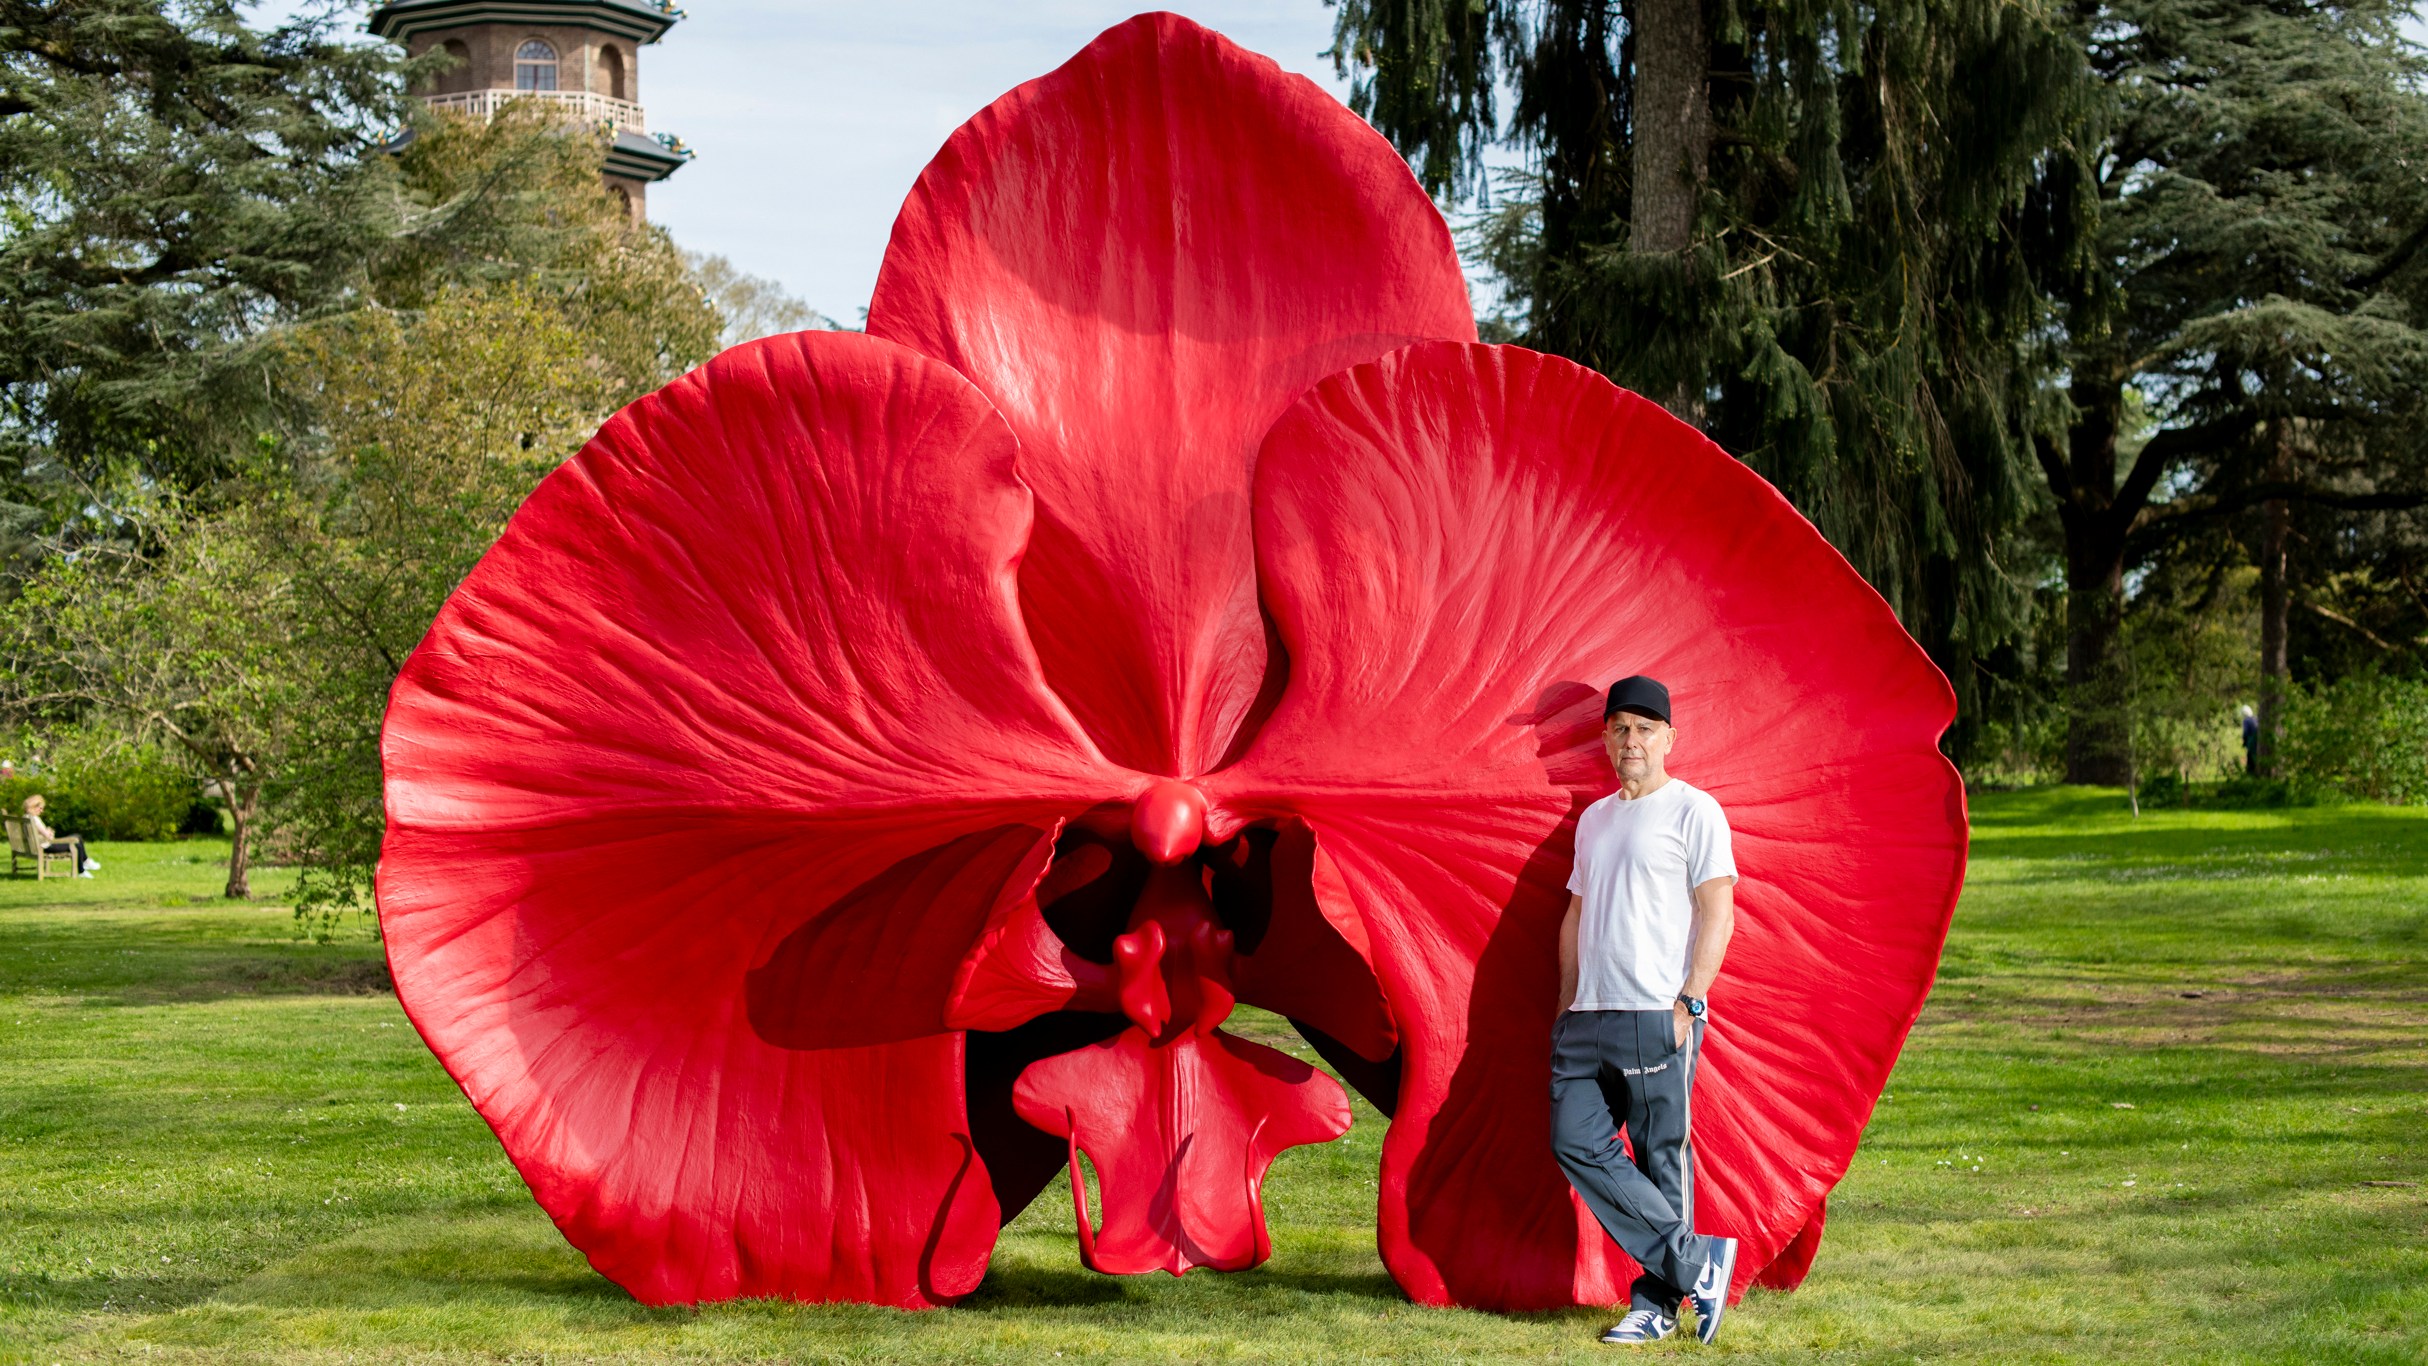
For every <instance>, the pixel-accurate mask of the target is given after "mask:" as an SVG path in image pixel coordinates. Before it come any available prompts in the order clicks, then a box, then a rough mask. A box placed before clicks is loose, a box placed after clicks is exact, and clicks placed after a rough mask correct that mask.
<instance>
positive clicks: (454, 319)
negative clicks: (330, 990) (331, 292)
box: [232, 284, 620, 922]
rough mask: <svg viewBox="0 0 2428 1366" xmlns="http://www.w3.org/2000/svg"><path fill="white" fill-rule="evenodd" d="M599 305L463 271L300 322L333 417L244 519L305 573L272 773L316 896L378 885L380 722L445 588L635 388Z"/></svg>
mask: <svg viewBox="0 0 2428 1366" xmlns="http://www.w3.org/2000/svg"><path fill="white" fill-rule="evenodd" d="M585 318H586V315H584V314H582V313H579V312H575V313H572V314H571V315H570V316H569V315H568V312H567V311H565V310H563V309H561V308H560V307H559V306H558V301H557V300H555V299H553V298H550V297H548V296H546V295H544V294H542V293H541V292H539V291H538V290H536V289H534V288H533V287H531V286H528V285H524V284H509V285H501V286H496V287H492V288H488V289H449V290H445V291H442V292H441V293H440V294H439V295H438V296H437V297H436V298H434V299H432V300H431V301H430V305H429V307H428V308H426V309H424V310H423V311H422V312H421V313H420V314H419V315H417V316H413V317H405V316H401V315H398V314H395V313H390V312H385V311H364V312H361V313H357V314H354V315H351V316H348V317H345V318H342V319H333V320H331V321H329V322H327V323H324V324H322V325H320V326H317V327H315V328H312V329H310V330H308V331H305V332H301V333H298V334H297V335H295V336H293V337H291V338H289V339H288V341H287V346H288V348H289V360H290V363H291V365H292V367H293V371H294V373H295V374H296V375H297V376H298V378H299V382H300V383H302V384H303V385H305V386H306V387H307V388H308V390H309V393H310V401H311V407H312V410H313V412H314V413H315V415H316V417H317V419H318V426H317V428H316V430H315V431H314V432H313V433H311V434H310V437H309V439H308V440H304V441H298V442H296V443H295V444H293V445H292V446H290V447H288V448H286V449H284V450H282V451H281V452H279V457H280V458H278V459H276V460H274V461H265V462H264V466H263V468H262V469H261V470H260V471H258V472H257V474H256V476H255V478H254V479H253V481H252V482H251V483H250V484H249V485H248V487H247V490H246V495H245V498H244V500H243V503H242V509H241V512H239V513H237V514H232V516H234V517H239V518H241V521H242V534H244V535H246V536H247V537H249V538H251V539H252V540H253V541H254V542H255V543H256V544H257V545H258V546H260V547H261V554H262V556H263V558H264V560H265V561H266V562H267V563H268V564H270V565H271V566H272V567H273V572H275V573H277V574H279V575H280V576H281V577H282V578H283V579H285V581H286V582H288V583H289V584H290V585H291V588H290V591H291V594H292V598H293V601H294V603H295V626H294V634H293V636H292V637H291V639H290V641H289V643H288V648H289V651H290V659H291V663H290V666H289V667H290V668H291V669H292V670H293V672H294V675H295V676H296V677H297V678H299V679H301V680H303V683H302V686H301V687H300V689H299V691H298V693H297V695H296V697H295V698H294V705H295V707H296V709H297V710H296V713H295V717H294V723H295V725H296V727H297V731H298V734H299V736H300V738H301V740H302V743H301V744H300V746H299V747H298V749H297V750H296V752H295V753H294V755H293V756H292V758H291V759H290V760H289V762H288V763H287V765H286V766H285V768H284V769H283V770H282V771H281V773H280V774H279V776H278V779H277V781H276V782H275V783H274V784H273V788H272V807H273V813H274V814H275V816H276V817H277V818H278V819H279V820H280V822H281V823H282V825H283V826H284V827H285V829H286V832H287V835H288V837H289V839H290V841H291V843H292V846H293V852H294V854H295V856H296V857H297V858H298V859H299V860H300V861H301V862H302V863H303V864H304V881H303V885H302V892H301V899H300V902H299V906H300V907H301V908H302V910H303V912H304V913H306V914H309V915H312V916H317V917H321V918H322V919H323V920H324V922H325V920H326V918H327V917H329V916H332V915H334V914H335V913H337V912H338V911H341V910H344V909H347V908H352V907H359V906H361V905H363V904H365V894H366V893H367V892H368V890H369V875H370V870H371V867H372V865H373V864H374V863H376V862H377V860H378V854H379V840H380V835H381V830H382V819H381V801H380V767H379V728H380V720H381V715H382V712H383V710H384V708H385V706H386V702H387V695H388V689H389V687H390V686H391V685H392V684H393V683H394V682H395V680H396V674H397V671H398V670H399V669H400V668H401V667H402V666H403V663H404V660H405V658H406V656H407V655H409V654H410V653H411V652H412V650H413V647H414V646H415V644H417V643H418V642H419V641H420V639H421V637H422V635H423V633H424V632H426V631H427V630H428V629H429V626H430V622H431V619H432V618H434V617H435V616H436V615H437V614H438V609H439V606H440V604H441V603H443V602H444V601H445V600H446V597H447V595H448V594H449V593H451V592H453V591H454V589H455V585H456V584H457V583H458V582H460V581H461V580H462V578H463V576H464V575H465V574H467V573H469V572H470V571H471V569H472V566H473V565H474V564H475V563H477V562H478V561H479V559H480V557H481V555H482V554H483V553H484V552H486V551H487V550H488V548H489V545H490V543H491V542H493V541H494V540H496V539H497V536H498V533H499V532H500V531H502V530H503V529H504V527H505V524H506V519H507V518H508V517H509V516H511V515H512V514H513V512H514V509H515V508H516V507H517V506H519V505H520V504H521V502H522V500H523V498H524V497H525V496H526V495H527V494H529V493H530V491H531V489H532V487H533V486H534V485H536V484H537V483H538V482H539V480H540V479H541V478H542V477H543V476H544V475H546V474H547V473H548V471H550V470H552V469H554V468H555V467H556V466H557V465H558V464H559V463H561V462H562V461H563V460H565V459H566V458H567V457H568V456H570V455H572V454H573V452H574V451H575V450H577V449H579V448H580V446H581V444H582V442H583V441H585V440H587V439H588V438H589V435H590V433H591V430H592V429H593V428H594V427H596V426H597V424H598V422H599V420H600V418H601V416H602V415H603V413H604V411H605V409H606V407H607V405H608V402H609V398H610V395H611V394H613V393H615V392H616V391H617V390H618V388H619V387H620V386H619V385H618V383H617V381H616V379H615V378H614V376H613V375H612V373H611V372H610V371H609V370H608V369H607V368H606V367H604V366H602V365H600V364H598V363H597V362H596V357H595V352H594V351H592V350H591V349H590V348H589V346H588V345H587V343H588V342H589V341H590V340H591V339H590V338H587V337H585V336H584V335H583V334H582V333H581V332H580V331H579V330H577V327H578V324H579V323H580V322H581V321H583V320H585Z"/></svg>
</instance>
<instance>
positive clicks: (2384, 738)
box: [2284, 674, 2428, 803]
mask: <svg viewBox="0 0 2428 1366" xmlns="http://www.w3.org/2000/svg"><path fill="white" fill-rule="evenodd" d="M2284 771H2285V774H2286V776H2287V777H2289V778H2291V779H2293V780H2294V781H2295V782H2297V783H2302V784H2309V785H2316V786H2319V787H2326V788H2333V789H2334V790H2336V791H2338V792H2342V793H2344V794H2346V795H2347V796H2353V797H2360V798H2364V799H2367V800H2369V801H2379V802H2403V803H2410V802H2428V679H2417V678H2389V677H2386V676H2385V675H2383V674H2355V675H2353V676H2351V677H2348V678H2343V679H2339V680H2337V681H2336V682H2333V683H2327V684H2322V685H2320V686H2318V687H2315V688H2297V689H2295V690H2294V692H2293V695H2292V696H2291V697H2290V698H2288V699H2287V705H2286V708H2285V742H2284Z"/></svg>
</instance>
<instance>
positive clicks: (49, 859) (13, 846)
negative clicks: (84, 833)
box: [0, 816, 78, 882]
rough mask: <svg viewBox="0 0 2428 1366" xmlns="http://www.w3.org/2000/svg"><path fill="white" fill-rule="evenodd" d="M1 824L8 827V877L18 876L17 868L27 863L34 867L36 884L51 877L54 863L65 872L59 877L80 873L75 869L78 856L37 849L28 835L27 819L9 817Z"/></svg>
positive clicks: (63, 851) (64, 852)
mask: <svg viewBox="0 0 2428 1366" xmlns="http://www.w3.org/2000/svg"><path fill="white" fill-rule="evenodd" d="M0 824H6V825H7V826H8V875H9V876H10V877H15V876H17V866H18V865H19V864H21V863H26V862H31V863H32V864H33V865H34V880H35V881H36V882H40V881H42V880H43V879H45V878H48V877H49V876H50V875H51V865H52V864H54V863H56V864H58V865H59V866H60V868H62V869H64V870H65V871H63V872H61V873H60V874H59V876H61V877H74V876H75V875H76V873H77V871H78V870H77V869H76V868H75V867H74V864H75V862H76V856H75V855H74V854H71V853H68V852H67V851H65V850H61V851H60V852H58V853H56V854H51V853H45V852H43V851H42V850H41V849H39V848H37V847H35V845H34V842H33V840H32V839H30V838H29V837H28V836H27V835H26V832H25V818H24V817H23V816H9V817H7V818H5V820H4V821H0ZM59 842H60V841H53V843H59Z"/></svg>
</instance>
